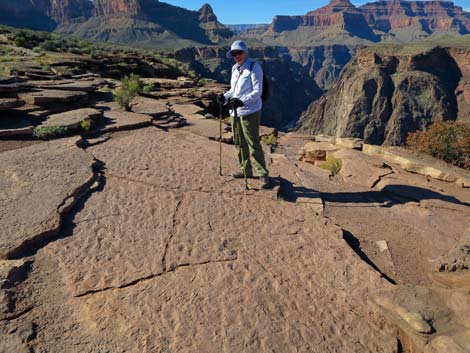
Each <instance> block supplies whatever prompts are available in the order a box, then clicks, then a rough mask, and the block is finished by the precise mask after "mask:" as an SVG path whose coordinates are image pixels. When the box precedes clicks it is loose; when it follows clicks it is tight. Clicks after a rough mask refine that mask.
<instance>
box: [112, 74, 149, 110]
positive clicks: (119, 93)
mask: <svg viewBox="0 0 470 353" xmlns="http://www.w3.org/2000/svg"><path fill="white" fill-rule="evenodd" d="M139 93H142V82H141V81H140V77H139V76H138V75H134V74H131V75H130V76H126V77H124V78H123V79H122V81H121V87H119V88H118V89H117V90H116V91H115V92H114V99H115V101H116V102H117V103H118V104H119V105H120V106H121V107H122V108H124V109H125V110H126V111H130V110H131V101H132V99H134V98H135V97H136V96H138V95H139Z"/></svg>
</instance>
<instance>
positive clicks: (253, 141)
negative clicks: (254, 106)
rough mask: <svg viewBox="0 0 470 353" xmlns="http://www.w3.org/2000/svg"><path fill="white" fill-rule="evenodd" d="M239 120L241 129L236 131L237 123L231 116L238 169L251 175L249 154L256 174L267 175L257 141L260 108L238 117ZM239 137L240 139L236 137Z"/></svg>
mask: <svg viewBox="0 0 470 353" xmlns="http://www.w3.org/2000/svg"><path fill="white" fill-rule="evenodd" d="M238 119H239V120H240V126H241V131H240V133H239V131H238V126H237V125H238V124H236V122H235V121H234V117H233V116H232V118H231V121H232V131H233V142H234V144H235V147H237V148H238V160H239V162H240V169H241V171H242V172H243V170H245V171H246V175H253V169H252V162H251V160H250V156H251V157H252V158H253V166H254V167H255V170H256V174H257V175H258V176H260V177H266V176H268V170H267V169H266V162H265V160H264V153H263V149H262V147H261V143H260V141H259V125H260V121H261V110H260V111H258V112H256V113H253V114H250V115H247V116H240V117H238ZM238 137H240V140H239V139H238Z"/></svg>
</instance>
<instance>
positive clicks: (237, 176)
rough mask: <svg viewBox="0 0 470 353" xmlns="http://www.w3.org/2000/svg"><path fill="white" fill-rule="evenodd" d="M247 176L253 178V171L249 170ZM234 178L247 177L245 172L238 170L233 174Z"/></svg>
mask: <svg viewBox="0 0 470 353" xmlns="http://www.w3.org/2000/svg"><path fill="white" fill-rule="evenodd" d="M246 177H247V178H253V172H247V173H246ZM232 178H235V179H243V178H245V175H244V174H243V172H237V173H233V174H232Z"/></svg>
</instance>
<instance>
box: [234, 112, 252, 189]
mask: <svg viewBox="0 0 470 353" xmlns="http://www.w3.org/2000/svg"><path fill="white" fill-rule="evenodd" d="M232 110H233V119H234V120H235V125H236V126H237V140H238V143H239V148H240V150H241V148H242V140H241V138H240V134H241V131H240V130H241V129H242V124H241V122H240V118H239V117H238V113H237V108H236V107H235V105H234V104H232ZM240 154H241V156H242V169H243V177H244V178H245V190H250V188H249V187H248V178H247V177H246V169H245V157H244V156H243V151H240Z"/></svg>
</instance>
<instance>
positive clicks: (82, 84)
mask: <svg viewBox="0 0 470 353" xmlns="http://www.w3.org/2000/svg"><path fill="white" fill-rule="evenodd" d="M100 85H101V81H99V80H93V81H87V80H59V81H44V82H43V81H33V82H31V83H30V86H31V87H33V88H40V89H52V90H60V91H75V92H94V91H96V90H97V89H98V88H99V86H100Z"/></svg>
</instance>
